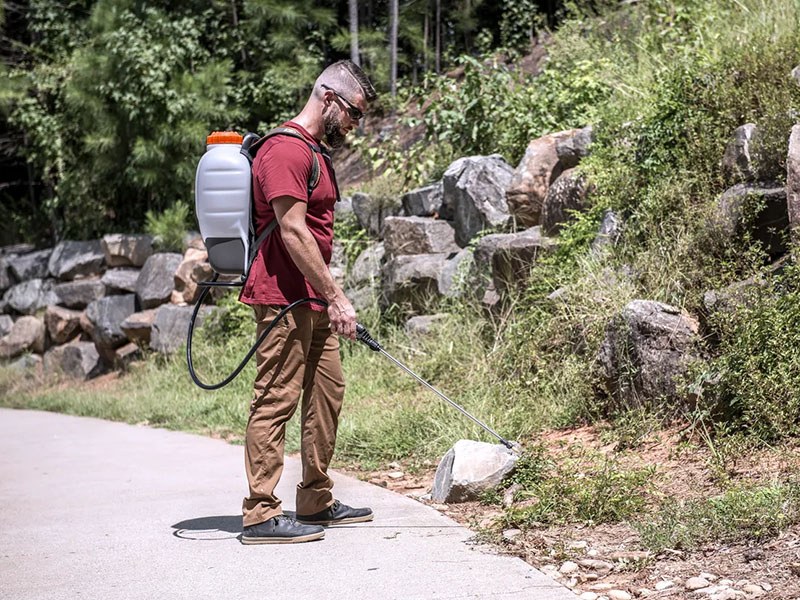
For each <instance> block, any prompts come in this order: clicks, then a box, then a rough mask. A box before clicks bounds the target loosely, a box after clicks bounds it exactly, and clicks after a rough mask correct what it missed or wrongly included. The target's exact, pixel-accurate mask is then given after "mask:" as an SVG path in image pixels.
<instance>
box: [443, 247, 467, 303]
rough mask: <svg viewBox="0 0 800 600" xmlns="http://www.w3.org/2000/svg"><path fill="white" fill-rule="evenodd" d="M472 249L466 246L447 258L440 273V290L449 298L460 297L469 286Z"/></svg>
mask: <svg viewBox="0 0 800 600" xmlns="http://www.w3.org/2000/svg"><path fill="white" fill-rule="evenodd" d="M471 265H472V251H471V250H469V249H467V248H464V249H463V250H460V251H459V252H458V253H457V254H456V255H455V256H451V257H450V258H448V259H447V261H446V262H445V264H444V267H443V268H442V272H441V273H440V274H439V292H440V293H441V294H442V295H443V296H446V297H448V298H460V297H461V296H462V295H463V294H464V292H465V291H466V289H465V288H466V287H467V279H468V278H469V273H470V268H471Z"/></svg>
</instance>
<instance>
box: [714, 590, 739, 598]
mask: <svg viewBox="0 0 800 600" xmlns="http://www.w3.org/2000/svg"><path fill="white" fill-rule="evenodd" d="M737 598H739V594H737V593H736V591H735V590H720V591H718V592H717V593H715V594H711V595H710V596H709V599H710V600H736V599H737Z"/></svg>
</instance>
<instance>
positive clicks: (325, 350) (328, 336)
mask: <svg viewBox="0 0 800 600" xmlns="http://www.w3.org/2000/svg"><path fill="white" fill-rule="evenodd" d="M253 310H254V311H255V313H256V321H257V324H258V335H261V332H262V331H264V329H265V328H266V327H267V326H268V325H269V324H270V323H271V322H272V320H273V319H274V318H275V316H276V315H277V314H278V312H280V309H279V308H277V307H274V306H261V305H255V306H253ZM256 358H257V361H256V362H257V369H258V371H257V374H256V380H255V385H254V394H253V401H252V404H251V406H250V419H249V421H248V423H247V433H246V437H245V467H246V469H247V480H248V483H249V486H250V495H249V496H248V497H247V498H245V499H244V502H243V503H242V512H243V514H244V525H245V527H247V526H249V525H256V524H258V523H263V522H264V521H266V520H268V519H271V518H272V517H275V516H277V515H280V514H281V513H282V510H281V501H280V499H278V498H277V497H276V496H275V486H276V485H277V484H278V480H279V479H280V477H281V473H282V472H283V447H284V441H285V438H286V435H285V434H286V423H287V422H288V421H289V419H291V418H292V415H293V414H294V412H295V410H296V409H297V405H298V402H300V400H301V398H302V406H301V427H302V433H301V436H302V437H301V449H300V455H301V459H302V464H303V481H302V482H301V483H299V484H298V486H297V496H296V507H297V513H298V514H301V515H310V514H314V513H317V512H319V511H321V510H324V509H325V508H327V507H328V506H330V505H331V504H333V493H332V491H331V490H332V488H333V481H332V480H331V479H330V477H328V475H327V470H328V465H329V464H330V461H331V458H332V456H333V448H334V445H335V443H336V427H337V424H338V421H339V411H340V409H341V407H342V399H343V398H344V376H343V375H342V365H341V360H340V357H339V338H338V337H337V336H336V335H335V334H334V333H333V332H332V331H331V330H330V322H329V320H328V314H327V312H324V311H315V310H311V309H310V308H307V307H305V306H300V307H298V308H295V309H293V310H292V311H291V312H289V313H288V314H287V315H286V316H285V317H283V318H282V319H281V320H280V322H279V323H278V324H276V325H275V328H274V329H273V330H272V332H270V334H269V335H268V336H267V339H266V340H264V343H263V344H261V347H260V348H259V349H258V352H257V354H256Z"/></svg>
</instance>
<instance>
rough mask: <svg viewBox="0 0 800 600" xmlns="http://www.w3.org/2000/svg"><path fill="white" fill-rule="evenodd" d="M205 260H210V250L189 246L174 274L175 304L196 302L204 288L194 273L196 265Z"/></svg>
mask: <svg viewBox="0 0 800 600" xmlns="http://www.w3.org/2000/svg"><path fill="white" fill-rule="evenodd" d="M205 262H208V252H206V251H205V250H198V249H196V248H188V249H187V250H186V252H184V254H183V260H181V263H180V264H179V265H178V268H177V269H176V270H175V275H174V276H173V279H174V281H173V283H174V287H175V289H174V290H173V292H172V297H171V300H172V303H173V304H187V303H188V304H194V302H195V301H196V300H197V297H198V296H199V295H200V292H201V291H202V289H201V288H200V287H199V286H198V285H197V283H198V282H197V280H195V279H194V277H193V273H194V272H195V266H196V265H198V264H200V263H205ZM198 272H200V271H198Z"/></svg>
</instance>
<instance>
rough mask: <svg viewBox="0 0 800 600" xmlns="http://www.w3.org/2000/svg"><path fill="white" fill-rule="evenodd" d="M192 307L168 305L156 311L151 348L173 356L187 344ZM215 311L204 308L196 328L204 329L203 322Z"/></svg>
mask: <svg viewBox="0 0 800 600" xmlns="http://www.w3.org/2000/svg"><path fill="white" fill-rule="evenodd" d="M193 309H194V307H192V306H175V305H174V304H166V305H164V306H160V307H159V308H158V309H157V310H156V318H155V320H154V321H153V327H152V333H151V336H150V347H151V348H152V349H153V350H155V351H156V352H160V353H162V354H171V353H173V352H175V351H176V350H178V349H179V348H181V347H182V346H183V345H184V344H186V335H187V334H188V333H189V320H190V319H191V316H192V311H193ZM212 310H214V309H213V308H212V307H210V306H204V307H202V308H201V309H200V312H199V313H198V315H197V323H196V325H195V326H196V327H202V325H203V320H204V319H205V318H206V316H208V315H209V314H210V312H211V311H212Z"/></svg>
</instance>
